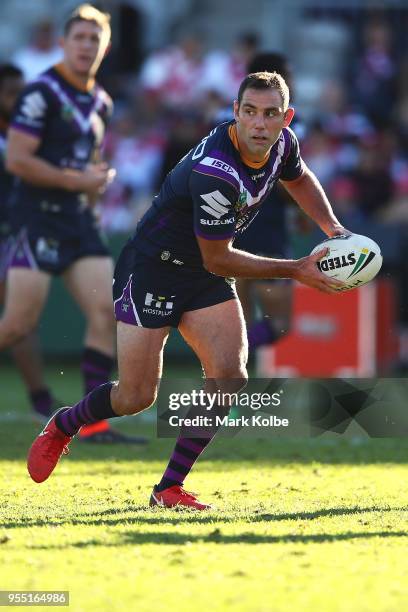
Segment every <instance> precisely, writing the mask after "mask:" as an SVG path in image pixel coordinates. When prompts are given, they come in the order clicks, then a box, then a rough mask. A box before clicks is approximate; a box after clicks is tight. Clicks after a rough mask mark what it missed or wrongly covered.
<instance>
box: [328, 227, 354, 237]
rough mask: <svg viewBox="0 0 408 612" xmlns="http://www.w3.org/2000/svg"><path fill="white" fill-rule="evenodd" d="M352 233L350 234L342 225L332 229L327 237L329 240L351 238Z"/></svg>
mask: <svg viewBox="0 0 408 612" xmlns="http://www.w3.org/2000/svg"><path fill="white" fill-rule="evenodd" d="M352 233H353V232H350V230H348V229H346V228H345V227H343V226H342V225H336V227H334V228H333V229H332V231H331V232H330V234H329V236H330V238H334V237H335V236H351V234H352Z"/></svg>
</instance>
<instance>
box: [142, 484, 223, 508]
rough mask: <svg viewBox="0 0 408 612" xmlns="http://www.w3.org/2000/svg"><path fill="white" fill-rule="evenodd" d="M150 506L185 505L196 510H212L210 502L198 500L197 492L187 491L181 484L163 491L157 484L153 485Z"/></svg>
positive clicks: (168, 506) (173, 506) (170, 506)
mask: <svg viewBox="0 0 408 612" xmlns="http://www.w3.org/2000/svg"><path fill="white" fill-rule="evenodd" d="M149 505H150V506H162V507H163V508H175V507H179V508H180V507H185V508H193V509H194V510H210V509H211V506H210V505H209V504H202V503H201V502H199V501H198V499H197V498H196V496H195V493H190V492H189V491H185V490H184V489H183V487H182V486H180V485H173V486H172V487H169V488H168V489H164V490H163V491H158V490H157V485H155V486H154V487H153V491H152V494H151V496H150V504H149Z"/></svg>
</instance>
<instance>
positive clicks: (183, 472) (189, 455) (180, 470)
mask: <svg viewBox="0 0 408 612" xmlns="http://www.w3.org/2000/svg"><path fill="white" fill-rule="evenodd" d="M215 433H216V432H215ZM215 433H214V435H213V436H212V437H208V438H183V437H180V438H178V440H177V442H176V446H175V447H174V450H173V453H172V455H171V457H170V461H169V464H168V466H167V468H166V470H165V472H164V474H163V477H162V479H161V481H160V482H159V484H158V485H157V490H158V491H163V490H164V489H168V487H172V486H174V485H182V484H183V483H184V479H185V478H186V476H187V475H188V473H189V472H190V470H191V468H192V467H193V465H194V463H195V462H196V461H197V459H198V457H199V456H200V455H201V453H202V452H203V450H205V449H206V448H207V446H208V444H209V443H210V442H211V440H212V439H213V437H214V436H215Z"/></svg>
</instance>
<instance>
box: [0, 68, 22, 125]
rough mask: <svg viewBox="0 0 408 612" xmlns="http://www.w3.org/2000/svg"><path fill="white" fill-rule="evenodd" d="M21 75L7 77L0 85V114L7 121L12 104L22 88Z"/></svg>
mask: <svg viewBox="0 0 408 612" xmlns="http://www.w3.org/2000/svg"><path fill="white" fill-rule="evenodd" d="M23 85H24V82H23V79H22V78H21V77H16V76H13V77H11V76H10V77H8V78H7V79H4V81H3V83H2V85H1V86H0V116H1V117H2V118H3V119H5V120H6V121H9V120H10V119H11V115H12V114H13V109H14V105H15V103H16V100H17V98H18V96H19V94H20V92H21V90H22V88H23Z"/></svg>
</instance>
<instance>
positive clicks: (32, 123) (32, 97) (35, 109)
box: [11, 82, 52, 139]
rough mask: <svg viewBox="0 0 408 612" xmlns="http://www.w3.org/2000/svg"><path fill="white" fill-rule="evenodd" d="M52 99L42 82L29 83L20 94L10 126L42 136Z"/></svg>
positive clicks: (32, 134) (38, 136)
mask: <svg viewBox="0 0 408 612" xmlns="http://www.w3.org/2000/svg"><path fill="white" fill-rule="evenodd" d="M51 105H52V99H51V95H50V92H49V90H48V89H47V87H46V85H45V84H44V83H35V82H34V83H31V84H30V85H29V86H28V87H25V89H24V90H23V92H22V94H21V95H20V97H19V99H18V101H17V104H16V107H15V110H14V115H13V118H12V121H11V127H12V128H14V129H15V130H19V131H21V132H25V133H27V134H30V135H31V136H36V137H37V138H40V139H41V137H42V135H43V132H44V129H45V126H46V121H47V114H48V111H49V108H50V107H51Z"/></svg>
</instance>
